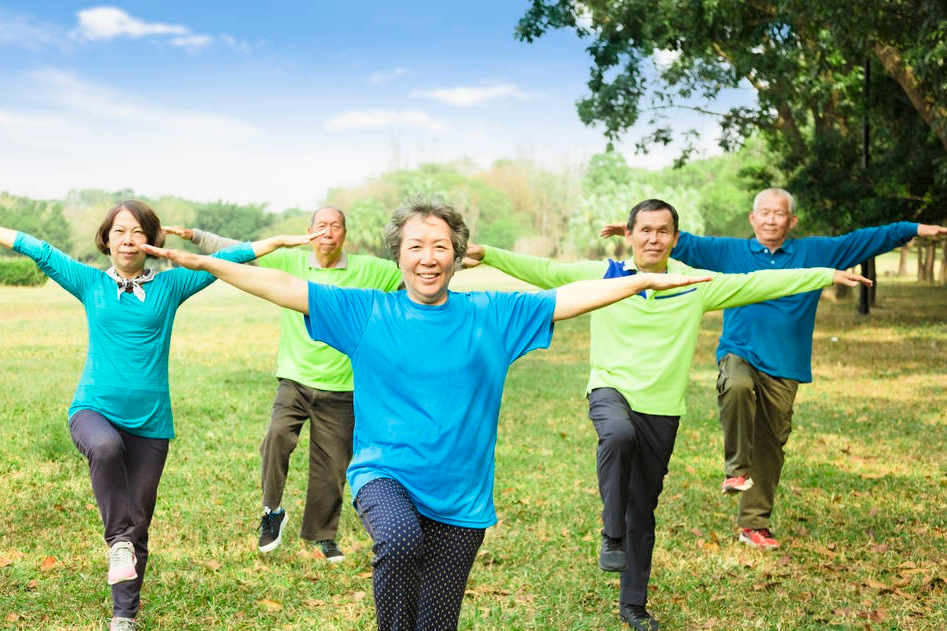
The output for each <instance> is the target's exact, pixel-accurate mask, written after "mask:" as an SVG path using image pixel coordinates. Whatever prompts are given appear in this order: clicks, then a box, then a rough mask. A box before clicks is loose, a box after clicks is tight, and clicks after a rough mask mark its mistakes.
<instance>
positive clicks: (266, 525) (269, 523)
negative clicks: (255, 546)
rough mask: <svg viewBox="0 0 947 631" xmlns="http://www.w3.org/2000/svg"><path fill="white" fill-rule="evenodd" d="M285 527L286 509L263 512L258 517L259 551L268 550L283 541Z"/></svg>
mask: <svg viewBox="0 0 947 631" xmlns="http://www.w3.org/2000/svg"><path fill="white" fill-rule="evenodd" d="M285 527H286V511H285V510H283V509H282V508H281V509H280V510H279V512H272V511H270V512H268V513H263V518H262V519H260V528H259V530H260V544H259V548H260V552H264V553H265V552H269V551H270V550H275V549H276V548H277V547H279V544H281V543H282V542H283V528H285Z"/></svg>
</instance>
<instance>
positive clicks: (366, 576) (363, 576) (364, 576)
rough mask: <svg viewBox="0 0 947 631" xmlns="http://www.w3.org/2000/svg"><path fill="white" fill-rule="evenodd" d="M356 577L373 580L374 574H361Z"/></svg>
mask: <svg viewBox="0 0 947 631" xmlns="http://www.w3.org/2000/svg"><path fill="white" fill-rule="evenodd" d="M356 576H358V577H359V578H371V577H372V573H371V572H359V573H358V574H357V575H356Z"/></svg>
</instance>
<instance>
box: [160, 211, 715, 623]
mask: <svg viewBox="0 0 947 631" xmlns="http://www.w3.org/2000/svg"><path fill="white" fill-rule="evenodd" d="M468 235H469V231H468V229H467V226H466V225H465V224H464V221H463V218H462V217H461V216H460V214H459V213H458V212H456V211H455V210H454V209H453V208H450V207H449V206H446V205H443V204H440V203H432V202H428V201H425V200H416V201H415V202H413V203H411V204H410V205H408V206H407V207H406V208H402V209H400V210H398V211H397V212H395V214H394V216H393V217H392V219H391V221H390V222H389V224H388V226H387V227H386V230H385V238H386V243H387V246H388V251H389V253H390V254H391V256H392V257H393V258H394V259H395V260H397V261H398V266H399V267H400V268H401V273H402V276H403V278H404V285H405V289H404V290H403V291H398V292H388V293H386V292H381V291H376V290H368V289H351V288H340V287H331V286H326V285H318V284H315V283H306V282H305V281H303V280H300V279H298V278H295V277H293V276H290V275H288V274H285V273H282V272H279V271H276V270H269V269H259V268H253V269H249V268H247V266H239V265H231V264H228V263H227V262H224V261H219V260H214V259H210V258H208V257H203V256H199V255H192V254H189V253H187V252H183V251H169V250H162V249H160V248H147V251H148V252H149V253H151V254H155V255H161V256H167V257H168V258H171V259H172V260H174V261H177V262H178V263H180V264H181V265H184V266H185V267H189V268H191V269H196V270H205V271H210V272H211V273H213V274H214V275H216V276H218V277H219V278H221V279H223V280H225V281H226V282H228V283H231V284H233V285H235V286H237V287H239V288H241V289H243V290H245V291H248V292H250V293H252V294H255V295H257V296H260V297H262V298H265V299H267V300H270V301H272V302H275V303H276V304H278V305H280V306H283V307H287V308H290V309H295V310H297V311H299V312H301V313H303V314H304V315H305V316H306V318H305V320H306V326H307V329H308V331H309V334H310V336H311V337H312V338H313V339H315V340H318V341H322V342H325V343H327V344H329V345H330V346H332V347H334V348H336V349H338V350H339V351H341V352H343V353H345V354H346V355H348V356H349V357H350V358H351V360H352V370H353V372H354V374H355V395H354V401H355V433H354V438H353V443H354V444H353V453H354V455H353V458H352V463H351V465H350V466H349V469H348V479H349V484H350V485H351V487H352V495H353V497H354V498H355V507H356V509H357V510H358V514H359V517H360V518H361V520H362V523H363V524H364V526H365V529H366V530H367V531H368V533H369V534H370V535H371V537H372V539H373V540H374V546H373V551H374V554H375V558H374V560H373V561H372V565H373V567H374V571H373V573H372V582H373V586H374V594H375V609H376V614H377V618H378V627H379V629H382V630H384V631H388V630H396V629H397V630H401V629H404V630H411V631H413V630H415V629H456V627H457V620H458V616H459V613H460V605H461V601H462V599H463V595H464V588H465V586H466V583H467V576H468V574H469V573H470V569H471V567H472V565H473V561H474V558H475V556H476V553H477V550H478V548H479V547H480V543H481V542H482V541H483V534H484V530H485V529H486V528H487V527H488V526H491V525H493V524H495V523H496V513H495V512H494V508H493V468H494V446H495V442H496V431H497V421H498V418H499V411H500V398H501V395H502V392H503V382H504V380H505V378H506V373H507V369H508V368H509V365H510V364H511V363H512V362H513V361H515V360H516V359H517V358H518V357H520V356H522V355H524V354H525V353H527V352H529V351H531V350H533V349H536V348H545V347H547V346H548V345H549V342H550V341H551V339H552V328H553V327H552V323H553V321H555V320H561V319H564V318H570V317H573V316H576V315H579V314H581V313H585V312H587V311H590V310H592V309H595V308H598V307H602V306H605V305H607V304H611V303H612V302H615V301H617V300H620V299H622V298H625V297H627V296H630V295H633V294H636V293H638V292H640V291H642V290H645V289H665V288H670V287H677V286H681V285H686V284H691V283H695V282H701V281H704V280H708V279H709V277H705V278H693V277H691V278H688V277H684V276H677V275H671V274H639V275H637V276H629V277H624V278H620V279H612V280H595V281H582V282H579V283H573V284H571V285H567V286H564V287H560V288H559V289H556V290H549V291H545V292H540V293H537V294H527V293H502V292H470V293H458V292H452V291H450V290H449V289H448V283H449V282H450V279H451V277H452V276H453V274H454V271H455V270H456V269H457V268H459V267H460V265H461V261H462V259H463V256H464V253H465V252H466V250H467V237H468Z"/></svg>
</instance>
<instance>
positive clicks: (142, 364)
mask: <svg viewBox="0 0 947 631" xmlns="http://www.w3.org/2000/svg"><path fill="white" fill-rule="evenodd" d="M13 249H14V250H16V251H17V252H19V253H20V254H24V255H26V256H28V257H29V258H31V259H33V261H34V262H35V263H36V264H37V265H38V266H39V268H40V269H41V270H43V272H45V274H46V275H47V276H49V277H50V278H51V279H53V280H54V281H56V283H58V284H59V285H60V286H62V288H63V289H65V290H66V291H68V292H69V293H70V294H72V295H73V296H75V297H76V298H78V299H79V301H80V302H81V303H82V305H83V306H84V307H85V313H86V320H87V322H88V326H89V348H88V351H87V353H86V361H85V368H84V369H83V371H82V377H81V378H80V380H79V385H78V387H77V388H76V394H75V397H74V399H73V401H72V405H71V406H70V407H69V415H68V416H69V418H72V415H73V414H75V413H76V412H77V411H79V410H95V411H96V412H99V413H100V414H102V416H104V417H105V418H107V419H108V420H109V421H111V422H112V423H113V424H115V425H116V426H118V427H120V428H122V429H123V430H125V431H127V432H128V433H130V434H134V435H136V436H143V437H145V438H174V421H173V418H172V416H171V397H170V395H169V393H168V352H169V350H170V346H171V327H172V325H173V324H174V316H175V314H176V313H177V309H178V306H179V305H180V304H181V303H182V302H184V301H185V300H187V299H188V298H189V297H191V296H192V295H194V294H195V293H197V292H198V291H200V290H201V289H204V288H205V287H207V286H208V285H210V284H211V283H212V282H214V281H215V280H216V279H215V278H214V276H212V275H211V274H208V273H207V272H194V271H191V270H187V269H184V268H178V269H173V270H169V271H166V272H160V273H158V274H156V275H155V277H154V280H152V281H150V282H148V283H145V284H144V285H142V288H143V289H144V290H145V300H144V301H143V302H142V301H140V300H138V298H136V297H135V296H134V294H131V293H126V292H122V293H121V294H119V293H118V286H117V284H116V283H115V281H114V280H112V279H111V278H109V276H108V275H107V274H106V273H105V272H104V271H102V270H100V269H96V268H94V267H90V266H88V265H84V264H82V263H80V262H78V261H76V260H75V259H73V258H70V257H69V256H67V255H66V254H64V253H63V252H61V251H60V250H58V249H56V248H54V247H53V246H51V245H50V244H48V243H45V242H43V241H40V240H38V239H36V238H34V237H32V236H30V235H28V234H24V233H22V232H20V233H18V234H17V238H16V241H15V242H14V244H13ZM217 255H219V256H220V258H224V259H227V260H230V261H235V262H237V263H243V262H246V261H251V260H253V258H254V254H253V250H252V248H251V247H250V245H249V244H247V243H241V244H239V245H237V246H234V247H232V248H228V249H227V250H224V251H221V252H218V254H217ZM215 256H216V255H215Z"/></svg>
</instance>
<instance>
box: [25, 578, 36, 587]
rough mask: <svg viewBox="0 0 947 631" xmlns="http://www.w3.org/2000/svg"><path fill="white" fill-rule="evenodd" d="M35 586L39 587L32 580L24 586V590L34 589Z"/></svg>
mask: <svg viewBox="0 0 947 631" xmlns="http://www.w3.org/2000/svg"><path fill="white" fill-rule="evenodd" d="M37 585H39V582H38V581H37V580H36V579H35V578H34V579H33V580H32V581H30V582H29V583H27V584H26V589H36V586H37Z"/></svg>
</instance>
